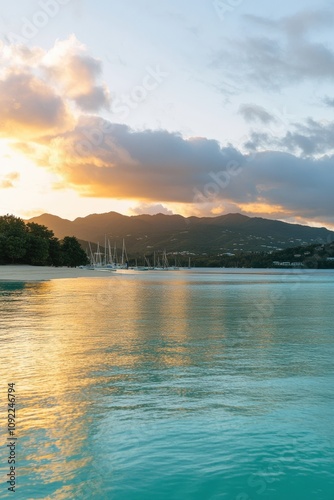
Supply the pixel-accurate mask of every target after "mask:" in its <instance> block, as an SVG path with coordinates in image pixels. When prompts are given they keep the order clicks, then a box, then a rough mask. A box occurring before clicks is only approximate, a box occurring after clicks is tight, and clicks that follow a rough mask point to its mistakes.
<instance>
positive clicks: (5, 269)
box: [0, 265, 116, 282]
mask: <svg viewBox="0 0 334 500" xmlns="http://www.w3.org/2000/svg"><path fill="white" fill-rule="evenodd" d="M114 274H116V273H115V272H101V271H96V270H89V269H80V268H78V267H75V268H73V267H47V266H45V267H44V266H26V265H22V266H20V265H13V266H11V265H4V266H0V282H2V281H49V280H54V279H67V278H71V279H73V278H94V277H98V278H103V277H108V276H112V275H114Z"/></svg>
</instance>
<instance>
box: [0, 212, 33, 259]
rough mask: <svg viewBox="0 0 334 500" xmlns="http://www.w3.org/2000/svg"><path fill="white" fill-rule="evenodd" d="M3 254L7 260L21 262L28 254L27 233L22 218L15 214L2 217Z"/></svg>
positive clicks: (0, 219)
mask: <svg viewBox="0 0 334 500" xmlns="http://www.w3.org/2000/svg"><path fill="white" fill-rule="evenodd" d="M0 236H1V254H2V259H3V260H4V261H5V262H11V263H14V262H17V261H18V262H20V261H21V259H22V258H23V257H24V256H25V254H26V243H27V233H26V225H25V223H24V221H23V220H22V219H20V218H19V217H15V216H14V215H8V214H7V215H3V216H2V217H0Z"/></svg>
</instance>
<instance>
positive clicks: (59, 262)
mask: <svg viewBox="0 0 334 500" xmlns="http://www.w3.org/2000/svg"><path fill="white" fill-rule="evenodd" d="M87 263H88V258H87V255H86V253H85V251H84V250H83V249H82V248H81V246H80V243H79V241H78V240H77V239H76V238H75V237H74V236H66V237H65V238H64V239H63V240H61V241H60V240H59V239H58V238H56V237H55V235H54V233H53V231H51V230H50V229H48V228H47V227H46V226H42V225H40V224H36V223H35V222H28V223H25V222H24V221H23V220H22V219H20V218H19V217H15V216H14V215H8V214H7V215H4V216H0V264H29V265H33V266H57V267H58V266H68V267H76V266H80V265H86V264H87Z"/></svg>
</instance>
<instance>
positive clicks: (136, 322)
mask: <svg viewBox="0 0 334 500" xmlns="http://www.w3.org/2000/svg"><path fill="white" fill-rule="evenodd" d="M196 286H197V285H196V283H193V284H192V285H191V286H190V284H189V281H187V280H186V279H184V278H183V277H182V274H180V275H177V276H175V278H174V279H173V280H170V279H169V278H168V279H165V278H163V277H159V276H158V275H157V276H154V277H151V278H145V277H144V276H141V277H140V278H138V277H136V276H131V275H129V276H127V275H121V276H119V277H116V276H112V277H110V279H109V278H108V279H89V278H88V279H77V280H55V281H50V282H44V283H39V284H27V285H26V286H22V285H17V287H16V288H15V286H13V288H12V289H11V290H9V291H7V292H6V294H4V295H2V294H1V293H0V312H1V323H0V342H1V344H0V345H1V359H2V363H1V366H0V377H1V381H3V384H2V391H5V389H6V383H7V382H15V383H16V389H17V408H18V413H17V416H18V418H17V423H18V424H17V425H18V428H17V432H18V437H19V439H20V443H21V459H20V460H21V465H20V468H21V474H22V475H27V476H31V475H32V474H35V475H36V477H38V479H39V481H44V482H45V483H51V482H56V481H59V482H61V483H64V482H66V481H71V479H74V478H75V477H77V475H78V471H80V470H84V469H87V468H89V465H90V462H91V460H92V458H91V457H92V455H91V454H90V453H89V450H90V448H91V447H92V443H91V442H90V439H91V436H92V435H93V434H94V429H95V428H96V427H98V425H99V419H101V418H103V417H104V414H105V413H106V412H107V411H109V407H107V406H106V400H105V399H104V396H107V397H109V396H111V395H113V394H116V393H117V391H118V390H119V388H118V385H119V384H120V383H121V382H122V383H123V386H122V387H123V388H124V387H125V389H124V394H123V393H122V394H121V395H122V396H124V400H123V399H122V400H121V402H120V403H119V405H122V404H123V405H124V406H126V405H127V404H129V405H130V404H133V402H131V401H130V402H128V401H127V400H126V397H127V394H126V384H127V381H128V384H129V390H130V389H131V384H132V380H131V376H133V374H134V373H139V374H140V373H141V372H147V370H151V371H152V372H153V371H156V372H157V373H159V374H160V373H161V372H163V371H164V370H166V369H171V368H172V369H174V368H180V367H181V368H182V369H186V368H187V367H189V366H191V367H193V366H196V365H197V364H198V365H201V366H204V365H206V366H214V365H215V362H214V360H215V359H216V356H217V354H219V356H220V357H221V358H222V359H223V358H224V356H225V345H226V343H228V342H230V343H231V345H233V346H234V345H235V346H236V349H238V342H239V337H240V339H242V340H240V342H242V352H243V355H244V356H245V357H247V349H248V348H249V349H254V345H255V346H256V347H257V348H258V350H257V357H258V361H259V363H261V362H263V363H265V361H266V357H267V356H268V349H267V350H266V349H264V347H268V346H269V347H270V344H271V343H273V342H275V338H276V337H277V336H278V332H279V329H280V324H279V321H277V318H279V316H278V315H277V311H276V313H275V318H276V324H272V322H271V319H270V314H271V313H270V311H269V312H268V309H267V306H268V307H269V306H271V305H273V307H275V308H276V309H277V308H282V303H281V302H277V303H276V304H275V303H274V304H271V302H273V301H271V302H270V297H269V299H268V296H267V288H266V287H265V286H264V287H263V288H262V289H261V288H260V289H257V290H256V293H257V300H258V304H259V305H260V306H261V307H262V309H261V307H260V309H259V308H256V307H257V304H255V305H254V296H253V295H252V293H250V289H248V290H246V292H242V291H240V290H239V289H237V287H234V288H233V287H232V288H230V287H224V286H217V287H211V288H210V293H209V292H208V289H207V290H206V295H205V300H204V301H203V288H202V290H201V292H198V289H197V288H196ZM200 286H202V287H203V286H204V285H200ZM206 286H207V287H210V285H206ZM211 289H212V290H211ZM242 290H243V289H242ZM282 294H283V291H282V292H280V296H282ZM283 306H284V308H285V309H284V310H283V308H282V317H283V316H284V314H286V308H287V307H289V302H288V300H287V301H286V302H284V303H283ZM319 307H320V306H319ZM236 311H237V313H236ZM253 313H256V314H257V317H258V318H259V321H258V323H257V324H255V323H253V325H249V324H248V326H249V331H250V333H251V334H252V338H251V339H250V340H248V338H247V335H246V336H245V331H246V330H245V329H246V328H247V321H249V318H250V317H251V315H252V314H253ZM260 320H261V321H260ZM231 332H232V333H231ZM246 333H247V331H246ZM208 336H210V341H209V342H208V343H207V342H206V340H207V337H208ZM247 342H248V343H247ZM190 343H191V348H190V347H189V345H190ZM207 344H208V346H209V347H207ZM215 346H218V347H217V350H216V349H215ZM229 352H230V353H231V354H233V355H234V351H233V350H231V349H230V350H229ZM236 352H237V353H238V355H239V351H238V350H237V351H236ZM260 352H262V353H261V354H260ZM196 356H198V357H199V358H196ZM222 367H224V365H223V364H222ZM236 367H237V368H238V365H237V364H236ZM178 373H180V372H179V371H178ZM204 389H206V387H205V386H204ZM204 389H203V390H204ZM173 390H174V393H175V394H178V395H179V398H180V401H178V403H180V404H179V407H178V408H179V410H180V411H184V410H185V407H184V406H183V405H182V403H183V400H184V398H186V397H187V394H188V389H187V387H185V386H177V387H174V389H173ZM219 390H220V389H219ZM3 394H4V392H3ZM3 394H2V395H1V400H3ZM5 404H6V403H5ZM109 404H110V403H109ZM92 408H94V412H92ZM96 409H98V410H99V411H98V412H96ZM176 409H177V407H176V406H175V410H176ZM0 418H1V421H2V422H3V421H5V418H6V414H5V405H1V415H0ZM1 439H2V443H1V444H3V443H4V439H5V436H3V435H2V436H1ZM86 479H87V478H86V477H84V478H82V481H85V480H86ZM55 495H57V496H55ZM68 495H69V490H68V486H67V485H66V484H63V485H62V487H61V489H59V490H58V492H57V493H55V494H54V495H53V496H52V497H50V498H59V499H62V498H69V496H68ZM31 498H33V496H32V497H31ZM46 498H48V497H46Z"/></svg>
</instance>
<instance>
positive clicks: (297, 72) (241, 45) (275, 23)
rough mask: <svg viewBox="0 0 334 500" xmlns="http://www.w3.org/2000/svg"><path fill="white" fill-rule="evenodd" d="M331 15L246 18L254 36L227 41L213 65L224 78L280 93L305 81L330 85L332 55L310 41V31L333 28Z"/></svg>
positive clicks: (333, 74) (333, 76)
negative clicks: (254, 32) (219, 68)
mask: <svg viewBox="0 0 334 500" xmlns="http://www.w3.org/2000/svg"><path fill="white" fill-rule="evenodd" d="M333 19H334V16H333V13H332V12H331V11H321V10H317V11H303V12H300V13H298V14H295V15H293V16H290V17H284V18H281V19H278V20H273V19H266V18H260V17H255V16H246V21H247V23H248V27H249V28H251V29H252V28H255V30H256V34H255V35H252V36H246V37H243V38H239V39H234V40H226V43H225V48H224V49H223V50H221V51H218V52H217V53H216V55H215V57H214V61H213V64H214V66H216V67H219V66H220V67H222V68H223V71H224V77H226V75H227V74H230V77H231V78H232V79H233V80H236V81H238V83H239V84H240V82H241V81H242V82H244V83H245V84H247V85H249V83H252V84H255V85H257V86H258V85H260V86H261V87H262V88H265V89H270V90H275V91H281V90H282V87H284V86H290V85H292V84H298V83H301V82H303V81H305V80H309V81H319V80H320V79H321V80H323V81H329V82H332V81H333V80H334V52H333V50H331V48H329V46H328V44H326V43H321V42H315V41H313V40H312V37H311V33H312V31H313V30H316V29H317V30H319V29H322V30H325V29H326V28H330V27H331V26H332V24H333Z"/></svg>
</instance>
